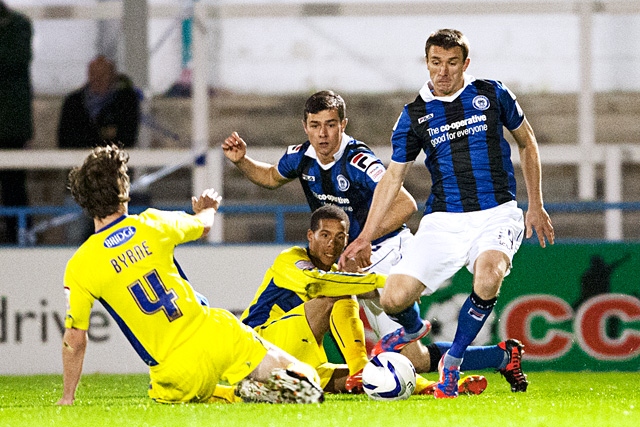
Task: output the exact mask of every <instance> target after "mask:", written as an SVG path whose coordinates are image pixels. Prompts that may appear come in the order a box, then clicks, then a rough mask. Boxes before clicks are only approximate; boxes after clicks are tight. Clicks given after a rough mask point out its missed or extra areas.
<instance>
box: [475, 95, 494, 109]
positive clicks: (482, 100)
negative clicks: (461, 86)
mask: <svg viewBox="0 0 640 427" xmlns="http://www.w3.org/2000/svg"><path fill="white" fill-rule="evenodd" d="M471 104H473V107H474V108H475V109H476V110H480V111H484V110H486V109H487V108H489V105H491V103H490V102H489V98H487V97H486V96H484V95H478V96H476V97H475V98H473V101H471Z"/></svg>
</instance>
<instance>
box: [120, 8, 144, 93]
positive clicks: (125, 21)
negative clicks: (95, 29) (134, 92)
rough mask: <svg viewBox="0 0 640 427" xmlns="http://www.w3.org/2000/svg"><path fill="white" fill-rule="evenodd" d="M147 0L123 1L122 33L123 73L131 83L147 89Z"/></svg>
mask: <svg viewBox="0 0 640 427" xmlns="http://www.w3.org/2000/svg"><path fill="white" fill-rule="evenodd" d="M147 21H148V7H147V0H124V6H123V10H122V31H123V33H124V68H125V69H124V71H125V72H126V73H127V75H128V76H129V77H131V80H133V83H134V84H135V85H136V86H138V87H139V88H142V89H143V90H146V89H147V88H148V87H149V42H148V40H149V37H148V35H147Z"/></svg>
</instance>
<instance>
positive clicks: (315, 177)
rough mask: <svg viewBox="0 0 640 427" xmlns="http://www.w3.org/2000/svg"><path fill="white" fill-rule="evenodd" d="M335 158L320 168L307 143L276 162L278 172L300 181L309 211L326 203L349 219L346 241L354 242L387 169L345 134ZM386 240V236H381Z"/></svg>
mask: <svg viewBox="0 0 640 427" xmlns="http://www.w3.org/2000/svg"><path fill="white" fill-rule="evenodd" d="M334 158H335V159H336V160H335V161H334V162H333V163H331V164H330V165H324V166H323V165H321V164H320V162H318V160H317V157H316V154H315V150H314V149H313V147H312V146H311V143H310V142H309V141H306V142H305V143H303V144H300V145H292V146H289V147H288V148H287V152H286V153H285V154H284V155H283V156H282V158H280V161H279V163H278V172H279V173H280V175H282V176H283V177H285V178H289V179H294V178H298V179H299V180H300V183H301V184H302V189H303V190H304V194H305V196H306V198H307V202H308V203H309V207H310V208H311V210H312V211H314V210H316V209H318V208H319V207H320V206H322V205H326V204H330V205H336V206H338V207H340V208H341V209H343V210H344V211H345V212H346V213H347V215H348V216H349V221H350V223H351V224H350V227H349V239H350V240H353V239H355V238H356V237H358V235H359V234H360V231H361V230H362V227H363V226H364V222H365V221H366V219H367V215H368V214H369V208H370V207H371V200H372V197H373V192H374V190H375V188H376V185H377V184H378V182H379V181H380V178H382V175H384V173H385V170H386V169H385V167H384V165H383V164H382V161H380V159H378V158H377V157H376V156H375V154H374V153H373V152H372V151H371V149H369V147H367V146H366V145H365V144H364V143H363V142H360V141H357V140H355V139H353V138H351V137H349V136H348V135H344V134H343V137H342V144H341V146H340V149H339V150H338V152H337V153H336V155H335V156H334ZM392 234H393V233H392ZM386 237H389V235H387V236H383V238H386ZM383 238H380V239H383ZM380 239H379V240H380Z"/></svg>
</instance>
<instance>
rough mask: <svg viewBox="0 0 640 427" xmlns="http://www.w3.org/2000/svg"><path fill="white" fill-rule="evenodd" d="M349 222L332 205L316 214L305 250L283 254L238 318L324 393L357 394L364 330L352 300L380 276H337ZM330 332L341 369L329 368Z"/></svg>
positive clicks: (380, 281)
mask: <svg viewBox="0 0 640 427" xmlns="http://www.w3.org/2000/svg"><path fill="white" fill-rule="evenodd" d="M348 230H349V218H348V217H347V215H346V214H345V212H344V211H343V210H342V209H340V208H338V207H336V206H333V205H325V206H322V207H320V208H318V209H317V210H316V211H314V212H313V214H312V216H311V228H310V229H309V230H308V231H307V239H308V242H309V245H308V247H307V248H306V249H305V248H302V247H297V246H295V247H292V248H290V249H287V250H285V251H283V252H282V253H281V254H280V255H278V257H277V258H276V259H275V261H274V263H273V265H272V266H271V267H270V268H269V270H268V271H267V273H266V274H265V276H264V279H263V281H262V284H261V286H260V288H259V289H258V290H257V292H256V295H255V297H254V299H253V301H252V302H251V304H250V306H249V307H248V308H247V309H246V310H245V311H244V313H243V314H242V316H241V317H240V318H241V319H242V321H243V322H244V323H245V324H247V325H249V326H251V327H252V328H254V329H255V330H256V331H257V332H258V334H260V336H262V337H263V338H265V339H266V340H268V341H270V342H272V343H274V344H276V345H277V346H278V347H280V348H282V349H283V350H285V351H287V352H289V353H290V354H292V355H294V356H295V357H297V358H299V359H300V360H302V361H304V362H306V363H309V364H310V365H311V366H313V367H314V368H316V370H317V371H318V374H319V375H320V383H321V385H322V387H323V388H324V390H325V391H329V392H342V391H349V392H360V391H361V390H362V376H361V373H360V371H361V370H362V368H364V366H365V365H366V364H367V361H368V357H367V351H366V347H365V339H364V326H363V324H362V321H361V320H360V317H359V314H358V310H359V307H358V303H357V302H356V300H355V299H354V298H353V297H352V295H364V296H366V295H367V294H369V295H371V296H374V291H375V290H376V289H377V288H381V287H383V286H384V282H385V279H386V276H384V275H379V274H375V273H370V274H357V273H344V272H339V271H337V266H336V265H335V264H334V262H335V261H336V260H337V259H338V257H339V256H340V254H341V253H342V250H343V249H344V246H345V245H346V243H347V239H348V234H347V231H348ZM329 330H331V332H332V334H333V336H334V337H335V338H336V342H337V344H338V347H339V348H340V350H341V352H342V354H343V356H344V357H345V361H346V362H347V368H345V367H344V366H341V365H336V364H331V363H328V361H327V355H326V354H325V351H324V348H323V337H324V335H325V334H326V333H327V332H328V331H329Z"/></svg>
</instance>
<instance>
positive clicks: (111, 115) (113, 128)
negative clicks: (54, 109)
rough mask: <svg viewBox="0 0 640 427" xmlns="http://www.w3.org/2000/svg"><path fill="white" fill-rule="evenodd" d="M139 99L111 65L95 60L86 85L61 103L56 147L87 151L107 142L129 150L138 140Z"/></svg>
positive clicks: (130, 85) (104, 60) (127, 82)
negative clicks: (120, 145)
mask: <svg viewBox="0 0 640 427" xmlns="http://www.w3.org/2000/svg"><path fill="white" fill-rule="evenodd" d="M139 118H140V99H139V97H138V93H137V91H136V89H135V87H134V86H133V83H132V82H131V80H130V79H129V78H128V77H127V76H125V75H124V74H118V73H117V71H116V67H115V65H114V63H113V62H112V61H110V60H109V59H107V58H106V57H105V56H104V55H98V56H96V57H95V58H94V59H93V60H92V61H91V62H90V63H89V67H88V70H87V82H86V84H85V85H84V86H83V87H81V88H80V89H78V90H76V91H74V92H71V93H70V94H69V95H67V97H66V98H65V100H64V104H63V106H62V111H61V114H60V123H59V126H58V147H60V148H90V147H95V146H97V145H104V144H105V143H107V142H115V143H118V142H120V143H122V145H123V146H124V147H127V148H131V147H133V145H134V144H135V142H136V139H137V137H138V123H139Z"/></svg>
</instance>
